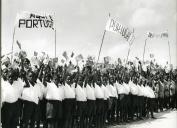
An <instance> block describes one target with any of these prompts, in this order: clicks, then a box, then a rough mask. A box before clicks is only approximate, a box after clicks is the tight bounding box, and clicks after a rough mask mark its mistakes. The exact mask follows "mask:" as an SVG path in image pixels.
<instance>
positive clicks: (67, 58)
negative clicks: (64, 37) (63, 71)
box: [62, 51, 69, 60]
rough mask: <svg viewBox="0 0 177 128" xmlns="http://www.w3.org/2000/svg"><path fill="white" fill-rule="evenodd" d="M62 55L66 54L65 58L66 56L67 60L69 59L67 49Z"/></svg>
mask: <svg viewBox="0 0 177 128" xmlns="http://www.w3.org/2000/svg"><path fill="white" fill-rule="evenodd" d="M62 55H63V56H64V58H65V59H66V60H68V59H69V57H68V54H67V52H66V51H64V52H63V54H62Z"/></svg>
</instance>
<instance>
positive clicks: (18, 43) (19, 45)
mask: <svg viewBox="0 0 177 128" xmlns="http://www.w3.org/2000/svg"><path fill="white" fill-rule="evenodd" d="M17 45H18V47H19V48H20V49H21V44H20V42H18V40H17Z"/></svg>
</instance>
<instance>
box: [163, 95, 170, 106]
mask: <svg viewBox="0 0 177 128" xmlns="http://www.w3.org/2000/svg"><path fill="white" fill-rule="evenodd" d="M164 108H166V109H168V108H169V97H168V96H165V97H164Z"/></svg>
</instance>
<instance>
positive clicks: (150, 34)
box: [147, 31, 168, 38]
mask: <svg viewBox="0 0 177 128" xmlns="http://www.w3.org/2000/svg"><path fill="white" fill-rule="evenodd" d="M147 36H148V37H149V38H168V32H167V31H165V32H161V33H153V32H148V33H147Z"/></svg>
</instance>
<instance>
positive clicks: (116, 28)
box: [106, 18, 135, 42]
mask: <svg viewBox="0 0 177 128" xmlns="http://www.w3.org/2000/svg"><path fill="white" fill-rule="evenodd" d="M106 30H107V31H110V32H114V33H119V34H121V35H122V36H123V37H124V38H125V39H126V40H127V41H128V42H133V40H134V38H135V37H134V35H133V32H131V31H130V30H129V29H128V28H126V27H125V26H123V25H122V24H121V23H119V22H118V21H116V20H115V19H113V18H109V20H108V21H107V24H106Z"/></svg>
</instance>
